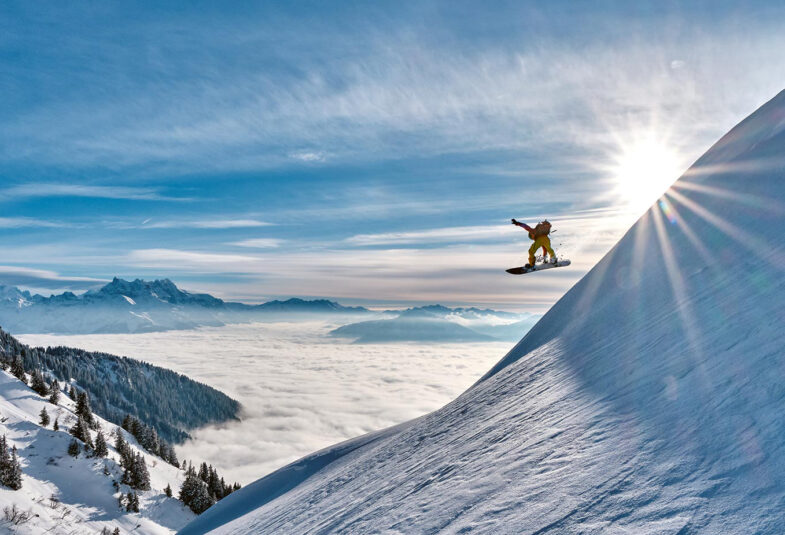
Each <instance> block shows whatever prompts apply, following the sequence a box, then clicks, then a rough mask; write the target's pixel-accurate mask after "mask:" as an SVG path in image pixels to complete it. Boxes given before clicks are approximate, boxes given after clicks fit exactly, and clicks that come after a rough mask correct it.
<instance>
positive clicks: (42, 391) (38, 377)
mask: <svg viewBox="0 0 785 535" xmlns="http://www.w3.org/2000/svg"><path fill="white" fill-rule="evenodd" d="M30 388H32V389H33V390H35V392H36V394H38V395H39V396H48V395H49V385H47V384H46V381H45V380H44V375H43V374H42V373H41V370H38V369H36V370H33V373H31V374H30Z"/></svg>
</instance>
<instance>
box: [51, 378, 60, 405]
mask: <svg viewBox="0 0 785 535" xmlns="http://www.w3.org/2000/svg"><path fill="white" fill-rule="evenodd" d="M59 402H60V383H58V382H57V379H53V380H52V384H50V385H49V403H51V404H52V405H57V404H58V403H59Z"/></svg>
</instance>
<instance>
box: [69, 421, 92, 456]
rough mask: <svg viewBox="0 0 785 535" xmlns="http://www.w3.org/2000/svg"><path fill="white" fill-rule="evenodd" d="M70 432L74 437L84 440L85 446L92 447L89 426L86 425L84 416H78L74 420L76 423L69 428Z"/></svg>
mask: <svg viewBox="0 0 785 535" xmlns="http://www.w3.org/2000/svg"><path fill="white" fill-rule="evenodd" d="M70 433H71V434H72V435H73V436H74V437H75V438H78V439H79V440H81V441H82V442H84V444H85V446H88V447H90V448H92V447H93V439H92V438H91V437H90V428H89V427H88V426H87V422H86V421H85V419H84V418H82V417H81V416H79V419H78V420H77V421H76V424H74V426H73V427H72V428H71V431H70Z"/></svg>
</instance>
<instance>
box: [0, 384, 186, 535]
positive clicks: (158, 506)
mask: <svg viewBox="0 0 785 535" xmlns="http://www.w3.org/2000/svg"><path fill="white" fill-rule="evenodd" d="M43 407H45V408H46V410H47V412H48V413H49V417H50V419H51V422H52V423H50V424H49V427H48V428H44V427H41V426H40V425H39V423H38V422H39V414H40V412H41V408H43ZM73 409H74V403H73V402H72V401H71V400H70V399H69V398H68V397H67V396H66V395H65V394H63V395H61V396H60V403H59V405H58V406H55V405H52V404H51V403H49V402H48V401H47V400H45V399H44V398H42V397H41V396H39V395H38V394H36V393H35V392H33V390H31V389H30V388H29V387H28V386H27V385H25V384H23V383H22V382H21V381H19V380H18V379H17V378H16V377H13V376H12V375H10V374H8V373H7V372H5V371H0V435H6V437H7V438H8V441H9V447H10V446H16V447H17V450H18V454H19V457H20V461H21V465H22V488H21V489H20V490H17V491H14V490H10V489H8V488H7V487H3V486H0V509H2V508H5V507H11V506H13V505H16V507H17V508H18V509H20V510H21V511H30V512H31V513H32V515H34V516H33V518H32V519H31V520H30V521H29V522H27V523H24V524H21V525H18V526H9V525H8V523H7V522H5V521H4V519H3V517H2V514H1V513H0V533H18V534H36V535H37V534H41V533H50V534H54V535H59V534H66V533H80V534H91V533H100V532H101V530H102V529H103V528H108V529H109V530H110V531H112V530H114V528H115V527H119V528H120V531H121V533H134V534H137V533H138V534H152V535H159V534H169V533H174V532H175V531H176V530H178V529H180V528H181V527H183V526H184V525H185V524H187V523H188V522H189V521H190V520H192V519H193V518H194V517H195V515H194V514H193V513H192V512H191V511H190V510H189V509H188V508H186V507H185V506H184V505H183V504H182V503H181V502H180V501H178V500H176V499H175V498H167V497H166V495H165V494H164V492H163V489H164V488H165V487H166V485H167V484H169V485H171V487H172V490H173V492H174V493H175V496H176V495H177V492H178V490H179V489H180V485H181V484H182V480H183V474H184V473H183V472H182V471H180V470H178V469H177V468H175V467H174V466H171V465H169V464H167V463H166V462H164V461H162V460H161V459H159V458H158V457H155V456H153V455H150V454H148V453H146V452H145V450H143V449H142V448H141V447H139V446H138V444H137V443H136V440H135V439H134V438H133V437H132V436H130V435H129V434H128V433H125V432H124V431H123V434H124V437H125V438H126V439H127V441H128V442H129V444H130V445H131V446H132V447H134V448H135V449H137V450H139V451H141V452H142V453H143V454H144V457H145V461H146V463H147V468H148V471H149V472H150V484H151V490H149V491H136V492H137V494H138V496H139V501H140V512H139V513H126V512H125V511H124V510H120V508H119V507H118V505H117V497H116V496H117V495H118V494H117V493H115V489H114V488H113V486H112V480H113V479H116V480H117V481H118V482H119V481H120V478H121V476H122V469H121V468H120V467H119V455H118V454H117V452H116V451H115V450H114V448H113V447H112V445H113V444H114V440H113V438H112V437H111V436H110V433H111V431H112V430H114V429H116V428H117V426H115V425H114V424H111V423H109V422H107V421H105V420H103V419H101V418H99V417H98V416H96V419H97V421H98V423H99V424H100V426H101V428H102V430H103V432H104V436H105V437H106V440H107V444H108V446H109V457H108V458H107V459H97V458H89V459H88V458H86V457H85V455H84V453H80V455H79V457H78V458H74V457H71V456H69V455H68V454H67V453H66V450H67V448H68V444H69V442H70V441H71V438H72V437H71V435H70V434H69V433H68V429H70V428H71V426H72V425H73V424H74V423H75V422H76V416H75V415H74V413H73ZM55 418H58V424H59V426H60V430H59V431H53V430H52V429H51V427H52V425H53V422H54V420H55ZM92 434H93V439H95V434H96V432H93V433H92ZM104 464H106V465H107V466H108V468H109V470H110V475H109V476H106V475H104ZM120 488H121V489H122V490H123V492H124V493H127V492H128V490H129V489H128V486H127V485H122V484H121V485H120ZM51 497H56V499H57V502H56V503H54V502H52V501H51V500H50V498H51Z"/></svg>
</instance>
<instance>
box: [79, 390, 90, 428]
mask: <svg viewBox="0 0 785 535" xmlns="http://www.w3.org/2000/svg"><path fill="white" fill-rule="evenodd" d="M74 412H76V414H77V415H79V416H81V417H82V418H83V419H84V421H85V423H86V424H87V425H88V426H90V427H93V425H95V422H94V419H93V410H92V409H91V408H90V397H89V396H88V395H87V392H85V391H84V390H83V391H81V392H79V395H78V396H77V398H76V411H74Z"/></svg>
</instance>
